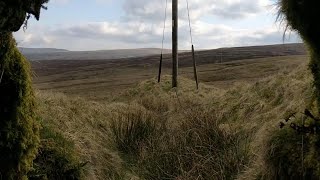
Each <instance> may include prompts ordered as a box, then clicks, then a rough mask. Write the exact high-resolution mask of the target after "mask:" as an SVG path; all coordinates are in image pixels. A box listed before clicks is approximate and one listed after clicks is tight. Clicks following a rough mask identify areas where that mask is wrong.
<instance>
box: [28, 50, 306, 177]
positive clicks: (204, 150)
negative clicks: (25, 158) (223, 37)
mask: <svg viewBox="0 0 320 180" xmlns="http://www.w3.org/2000/svg"><path fill="white" fill-rule="evenodd" d="M221 54H222V58H221ZM179 56H180V64H179V65H180V70H179V73H180V78H179V88H178V89H176V90H172V89H171V87H170V86H171V79H170V76H168V74H169V73H170V54H168V55H165V59H164V61H165V62H164V70H163V72H164V73H163V74H164V76H163V78H162V81H161V83H160V84H158V83H156V75H157V71H158V69H157V66H158V61H159V56H156V55H152V56H143V57H134V58H122V59H106V60H95V59H91V60H88V59H87V60H81V61H79V60H75V59H73V60H70V59H69V60H64V59H60V60H59V59H56V60H50V61H49V60H48V61H44V60H32V59H31V64H32V68H33V70H34V74H35V77H34V84H35V87H36V89H37V93H36V97H37V100H38V105H39V110H38V112H39V115H40V116H41V119H42V122H43V124H44V125H45V126H48V127H50V128H52V129H54V130H55V131H57V132H59V133H61V134H62V135H63V136H64V137H65V138H66V139H68V140H70V141H72V143H74V147H75V151H76V152H75V153H76V155H77V156H78V157H79V159H80V161H81V162H88V163H87V164H86V165H85V166H84V169H85V171H84V177H85V179H275V178H276V177H277V174H279V172H280V173H283V174H286V172H285V171H286V169H285V168H284V167H287V166H290V163H289V162H287V161H288V160H287V159H285V158H284V157H283V156H285V155H284V154H286V155H287V154H290V153H291V152H294V151H295V150H296V149H299V148H300V146H299V145H298V144H297V143H292V141H295V140H296V139H298V138H300V139H301V137H300V136H299V137H297V138H296V139H294V138H291V139H286V141H282V140H283V139H282V137H281V136H275V135H278V134H280V133H279V132H281V130H280V129H279V127H278V124H279V122H280V120H281V119H283V118H285V117H286V116H287V115H288V114H290V113H292V112H302V111H303V110H304V108H305V107H306V106H307V105H308V103H309V102H308V99H310V97H311V94H312V83H311V79H312V78H311V75H310V73H309V71H308V68H307V55H306V51H305V49H304V47H303V45H301V44H290V45H274V46H260V47H239V48H228V49H227V48H226V49H218V50H206V51H198V52H197V53H196V56H197V60H198V65H199V66H198V71H199V77H200V82H201V83H200V90H195V85H194V81H193V80H192V67H191V62H192V61H191V58H190V57H191V56H190V53H187V52H183V53H181V54H180V55H179ZM283 144H285V145H287V147H290V148H289V149H290V150H288V151H290V152H284V154H281V153H279V154H277V151H274V150H276V149H277V148H278V149H281V148H282V146H283ZM291 149H292V151H291ZM281 152H282V151H281ZM275 153H276V154H275ZM282 159H284V160H283V162H282V161H281V160H282ZM296 161H298V160H296ZM279 162H280V163H279ZM286 163H289V165H288V164H286ZM298 163H299V162H298ZM305 165H306V166H308V164H307V163H306V164H305ZM282 171H283V172H282Z"/></svg>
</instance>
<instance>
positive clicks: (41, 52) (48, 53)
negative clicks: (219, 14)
mask: <svg viewBox="0 0 320 180" xmlns="http://www.w3.org/2000/svg"><path fill="white" fill-rule="evenodd" d="M20 50H21V52H22V53H23V54H24V55H25V56H26V57H27V58H28V59H29V60H36V61H39V60H111V59H128V58H133V59H134V58H139V59H141V57H144V59H145V58H147V59H154V58H155V59H158V58H159V54H160V52H161V49H157V48H144V49H119V50H100V51H68V50H65V49H46V48H44V49H42V48H20ZM163 52H164V54H167V55H166V56H165V57H164V58H167V59H169V58H170V57H171V55H170V54H171V50H170V49H165V50H164V51H163ZM305 54H306V49H305V47H304V45H303V44H301V43H297V44H279V45H267V46H248V47H232V48H221V49H212V50H199V51H197V52H196V55H197V59H198V60H199V62H200V63H208V62H209V63H212V62H219V61H220V60H221V61H224V62H225V61H230V60H238V59H252V58H263V57H273V56H288V55H305ZM150 56H153V57H150ZM186 58H187V59H190V58H191V56H190V53H189V52H187V51H180V59H181V60H185V59H186ZM145 60H146V59H145ZM188 61H190V60H188ZM190 62H192V61H190Z"/></svg>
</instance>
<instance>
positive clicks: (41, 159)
mask: <svg viewBox="0 0 320 180" xmlns="http://www.w3.org/2000/svg"><path fill="white" fill-rule="evenodd" d="M84 165H85V163H80V162H79V159H78V155H77V153H76V152H75V147H74V144H73V143H72V142H71V141H69V140H67V139H65V138H64V137H63V136H62V135H61V134H59V133H57V132H54V131H53V130H52V129H50V128H49V127H47V126H44V127H43V129H42V130H41V144H40V148H39V153H38V155H37V157H36V159H35V160H34V167H33V170H32V171H31V172H29V174H28V177H29V179H31V180H32V179H34V180H37V179H48V180H55V179H61V180H63V179H65V180H67V179H68V180H78V179H81V177H82V175H83V166H84Z"/></svg>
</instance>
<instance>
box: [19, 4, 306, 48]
mask: <svg viewBox="0 0 320 180" xmlns="http://www.w3.org/2000/svg"><path fill="white" fill-rule="evenodd" d="M68 1H71V0H55V1H53V2H56V3H58V2H60V3H67V2H68ZM96 1H100V2H99V3H110V2H112V1H115V0H96ZM164 2H165V1H159V0H135V1H132V0H124V4H123V9H124V12H125V14H126V15H125V17H123V18H122V19H119V20H113V21H104V22H77V23H69V24H59V25H39V24H37V25H34V24H31V26H29V28H28V29H27V32H26V33H24V32H23V31H19V32H18V33H16V34H15V37H16V39H17V40H18V42H20V46H25V47H56V48H65V49H70V50H96V49H117V48H142V47H161V40H162V31H163V29H162V28H163V18H164V16H163V15H164V8H163V6H164ZM168 2H170V1H168ZM180 3H181V4H180V14H179V16H180V21H179V45H180V48H182V49H189V48H190V37H189V24H188V21H187V12H186V4H185V1H180ZM269 4H271V1H269V0H193V1H190V10H191V13H190V14H191V17H192V32H193V35H194V38H193V40H194V43H195V45H196V47H197V48H201V49H202V48H204V49H208V48H218V47H230V46H243V45H259V44H274V43H282V42H283V41H282V35H283V31H282V30H279V29H278V28H277V27H276V26H275V25H274V24H266V23H263V22H262V23H260V22H258V23H257V22H256V21H261V20H260V19H262V18H269V17H268V16H265V15H263V14H264V13H265V12H266V10H267V9H268V5H269ZM168 6H169V8H168V12H170V10H171V3H169V4H168ZM252 17H256V19H255V18H252ZM259 18H260V19H259ZM208 19H210V20H208ZM211 19H215V20H214V21H212V20H211ZM257 19H258V20H257ZM225 21H227V22H228V23H225ZM264 21H265V20H264ZM241 22H244V23H245V25H240V26H239V24H241ZM248 23H249V24H248ZM269 23H270V21H269ZM252 24H253V25H252ZM254 24H257V25H254ZM246 26H250V28H243V27H246ZM35 32H37V33H35ZM299 41H301V40H300V39H299V37H298V35H296V34H295V33H292V36H291V38H290V39H287V40H286V41H285V42H299ZM164 42H165V47H166V48H171V18H170V14H168V18H167V22H166V29H165V41H164Z"/></svg>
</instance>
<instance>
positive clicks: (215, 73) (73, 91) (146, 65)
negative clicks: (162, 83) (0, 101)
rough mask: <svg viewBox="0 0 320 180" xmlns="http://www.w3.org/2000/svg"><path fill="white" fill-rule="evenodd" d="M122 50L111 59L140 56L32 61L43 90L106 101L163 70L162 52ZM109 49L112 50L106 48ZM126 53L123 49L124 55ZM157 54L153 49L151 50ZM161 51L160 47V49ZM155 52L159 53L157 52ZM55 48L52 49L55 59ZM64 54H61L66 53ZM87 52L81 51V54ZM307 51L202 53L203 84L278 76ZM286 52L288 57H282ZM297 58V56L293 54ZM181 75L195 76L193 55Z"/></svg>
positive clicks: (167, 64) (183, 59) (167, 67)
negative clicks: (160, 65)
mask: <svg viewBox="0 0 320 180" xmlns="http://www.w3.org/2000/svg"><path fill="white" fill-rule="evenodd" d="M132 51H133V50H122V51H121V50H117V51H115V53H113V51H112V52H111V51H109V53H110V52H111V57H113V55H114V54H118V56H117V57H123V56H140V57H134V58H121V59H108V57H109V53H107V54H104V56H105V59H104V60H103V59H100V60H99V59H98V60H97V59H91V60H88V59H90V58H89V57H90V56H91V55H92V57H94V53H95V52H90V53H87V54H88V55H87V57H85V59H87V60H85V59H82V60H81V61H79V60H78V59H77V58H78V55H77V54H78V53H79V52H75V53H74V54H76V55H75V56H73V53H72V52H69V53H68V55H63V56H62V57H64V56H65V57H66V59H56V60H50V61H44V60H39V59H41V58H39V57H41V56H42V57H43V59H50V58H48V57H47V56H48V53H44V54H41V53H33V54H37V55H38V56H39V57H37V58H36V60H33V59H32V58H31V57H32V55H30V54H29V55H28V54H26V55H27V57H28V56H29V59H31V60H32V61H31V63H32V67H33V70H34V72H35V78H34V82H35V85H36V87H37V88H38V89H40V90H53V91H58V92H63V93H66V94H68V95H76V96H81V97H84V96H85V97H88V98H89V99H91V100H105V99H109V98H111V97H114V95H117V94H119V93H120V92H122V91H123V90H125V89H127V88H128V87H131V86H132V85H134V84H136V83H138V82H141V81H143V80H147V79H150V78H154V77H156V76H157V73H158V66H159V58H160V57H159V56H160V55H159V54H157V55H152V56H144V55H145V53H141V54H138V52H141V51H143V50H142V49H140V50H138V51H137V52H136V53H135V54H132ZM104 52H106V51H104ZM119 52H121V53H119ZM147 52H148V53H151V52H150V51H147ZM157 52H159V51H157ZM166 52H168V51H166ZM153 53H155V52H153ZM55 54H56V53H55V52H53V53H52V55H53V57H55ZM60 54H61V53H60ZM80 54H81V52H80ZM305 54H306V51H305V48H304V46H303V45H302V44H285V45H272V46H256V47H239V48H224V49H217V50H206V51H198V52H196V58H197V64H198V72H199V79H200V82H203V83H206V84H210V85H214V86H216V87H219V88H226V87H230V86H232V85H233V84H234V83H235V82H242V81H245V82H254V81H256V80H258V79H260V78H263V77H266V76H269V75H272V74H274V73H276V72H278V71H279V70H280V69H285V68H292V67H295V66H297V65H298V64H299V63H300V62H301V58H302V59H303V56H305ZM279 56H284V57H283V58H278V57H279ZM289 56H291V57H289ZM170 58H171V55H170V54H165V55H164V60H163V74H170V73H171V59H170ZM179 58H180V60H179V68H180V69H179V74H180V75H181V76H182V77H187V78H190V79H192V77H193V68H192V59H191V54H190V53H188V52H184V53H180V54H179Z"/></svg>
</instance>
